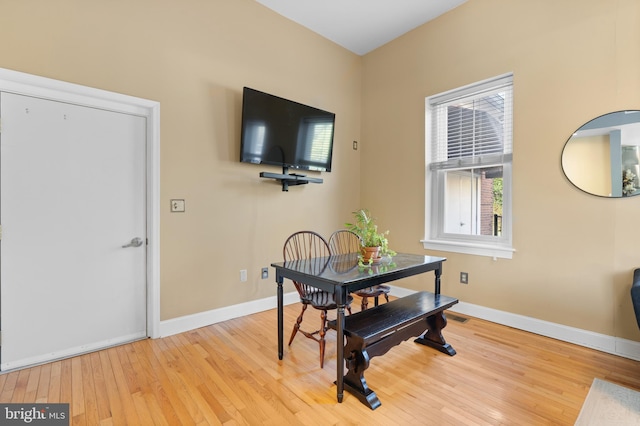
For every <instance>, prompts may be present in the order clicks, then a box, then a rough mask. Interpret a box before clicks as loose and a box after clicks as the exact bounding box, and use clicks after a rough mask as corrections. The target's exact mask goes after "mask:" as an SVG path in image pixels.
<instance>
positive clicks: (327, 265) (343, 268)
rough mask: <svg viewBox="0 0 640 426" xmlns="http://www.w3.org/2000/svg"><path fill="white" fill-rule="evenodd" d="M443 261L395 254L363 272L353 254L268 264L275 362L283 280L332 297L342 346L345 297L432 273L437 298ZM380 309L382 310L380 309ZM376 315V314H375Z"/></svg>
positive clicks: (340, 384) (339, 382)
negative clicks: (272, 279)
mask: <svg viewBox="0 0 640 426" xmlns="http://www.w3.org/2000/svg"><path fill="white" fill-rule="evenodd" d="M445 260H446V259H445V258H443V257H433V256H420V255H415V254H405V253H398V254H397V255H396V256H394V257H393V261H392V262H391V263H388V264H381V265H373V266H371V267H367V268H359V267H358V255H357V253H350V254H345V255H334V256H329V257H317V258H311V259H298V260H290V261H285V262H278V263H272V264H271V266H273V267H274V268H275V270H276V273H275V276H276V284H277V301H278V314H277V315H278V359H282V358H283V355H284V342H283V340H284V337H283V323H284V306H283V287H282V286H283V282H284V279H285V278H287V279H290V280H292V281H298V282H304V283H305V284H307V285H310V286H314V287H316V288H318V289H320V290H324V291H326V292H329V293H333V295H334V300H335V301H336V304H337V318H336V323H335V328H336V332H337V339H336V341H337V342H344V326H345V314H344V310H345V307H346V305H347V301H348V296H349V293H352V292H355V291H357V290H360V289H363V288H367V287H371V286H374V285H378V284H384V283H388V282H391V281H395V280H399V279H402V278H406V277H410V276H414V275H418V274H423V273H425V272H430V271H433V272H434V274H435V284H434V294H436V295H439V294H440V276H441V275H442V263H443V262H444V261H445ZM380 306H386V304H385V305H380ZM376 312H377V311H376ZM344 359H345V357H344V347H343V346H342V345H338V347H337V357H336V376H337V377H336V398H337V400H338V402H342V399H343V396H344Z"/></svg>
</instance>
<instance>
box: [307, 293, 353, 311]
mask: <svg viewBox="0 0 640 426" xmlns="http://www.w3.org/2000/svg"><path fill="white" fill-rule="evenodd" d="M300 301H301V302H302V303H306V304H307V305H311V306H313V307H314V308H316V309H320V310H327V311H330V310H332V309H337V308H338V305H337V304H336V300H335V298H334V295H333V293H329V292H327V291H314V292H310V293H308V294H307V295H305V297H303V298H301V299H300ZM351 302H353V297H352V296H351V295H349V296H347V305H350V304H351Z"/></svg>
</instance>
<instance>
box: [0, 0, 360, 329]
mask: <svg viewBox="0 0 640 426" xmlns="http://www.w3.org/2000/svg"><path fill="white" fill-rule="evenodd" d="M0 40H3V42H2V43H0V67H1V68H6V69H12V70H16V71H21V72H27V73H31V74H36V75H41V76H45V77H49V78H54V79H59V80H64V81H69V82H73V83H77V84H82V85H86V86H91V87H97V88H100V89H105V90H110V91H114V92H119V93H125V94H128V95H132V96H137V97H142V98H148V99H152V100H156V101H159V102H160V104H161V107H160V108H161V218H160V221H161V253H160V256H161V271H160V273H161V319H163V320H166V319H169V318H175V317H179V316H183V315H188V314H193V313H197V312H201V311H206V310H209V309H215V308H219V307H222V306H229V305H234V304H237V303H241V302H245V301H250V300H255V299H261V298H265V297H268V296H273V295H275V287H276V286H275V284H274V280H273V269H270V271H271V276H270V277H269V279H268V280H261V279H260V268H261V267H263V266H269V265H270V264H271V263H272V262H274V261H279V260H281V259H282V244H283V243H284V240H285V238H286V237H287V236H288V235H289V234H291V233H292V232H294V231H296V230H300V229H307V228H311V229H314V230H317V231H319V232H321V233H323V234H324V235H328V234H329V232H331V231H333V230H334V229H335V228H337V227H339V226H340V225H341V224H342V223H344V221H345V220H347V219H348V218H349V217H350V212H351V211H352V210H354V209H356V208H357V207H358V206H359V190H360V180H359V171H360V159H359V154H360V153H359V151H353V150H352V148H351V144H352V141H353V140H359V139H360V120H361V119H360V101H361V62H362V59H361V58H360V57H359V56H357V55H355V54H352V53H350V52H348V51H347V50H345V49H343V48H341V47H339V46H337V45H336V44H334V43H332V42H329V41H327V40H326V39H323V38H321V37H320V36H318V35H316V34H315V33H313V32H311V31H309V30H306V29H304V28H302V27H301V26H299V25H297V24H295V23H293V22H291V21H288V20H286V19H284V18H283V17H281V16H280V15H278V14H276V13H274V12H272V11H270V10H269V9H266V8H264V7H263V6H261V5H260V4H258V3H256V2H254V1H251V0H208V1H197V0H181V1H157V0H135V1H131V0H116V1H113V0H110V1H84V0H53V1H52V0H41V1H25V2H23V1H13V0H0ZM243 86H249V87H253V88H256V89H259V90H263V91H266V92H269V93H273V94H276V95H279V96H282V97H285V98H290V99H293V100H296V101H298V102H302V103H305V104H310V105H313V106H316V107H319V108H322V109H326V110H329V111H331V112H334V113H335V114H336V117H337V118H336V127H335V144H336V145H335V148H334V171H333V172H331V173H322V174H320V173H315V172H312V173H309V175H310V176H314V177H322V178H323V179H324V183H323V184H321V185H317V184H309V185H306V186H300V187H295V188H291V189H290V191H289V192H282V191H281V188H280V187H278V186H277V185H276V184H275V181H267V180H265V179H260V178H259V177H258V175H259V173H260V172H261V171H272V172H273V171H275V172H280V171H281V169H278V168H274V167H261V166H256V165H252V164H241V163H239V150H240V133H239V131H240V112H241V103H242V99H241V93H242V87H243ZM171 198H184V199H186V213H184V214H182V213H170V212H169V200H170V199H171ZM240 269H247V270H248V281H247V282H246V283H241V282H240V279H239V271H240ZM287 286H288V288H287V290H288V291H293V286H290V284H288V285H287Z"/></svg>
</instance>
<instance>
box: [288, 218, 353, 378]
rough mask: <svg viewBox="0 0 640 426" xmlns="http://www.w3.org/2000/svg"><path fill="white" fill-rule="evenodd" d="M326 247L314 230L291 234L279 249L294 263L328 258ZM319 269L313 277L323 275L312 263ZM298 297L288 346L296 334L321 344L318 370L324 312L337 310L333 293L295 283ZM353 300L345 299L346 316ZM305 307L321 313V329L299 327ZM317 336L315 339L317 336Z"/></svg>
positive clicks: (303, 283) (322, 346) (325, 325)
mask: <svg viewBox="0 0 640 426" xmlns="http://www.w3.org/2000/svg"><path fill="white" fill-rule="evenodd" d="M329 254H330V252H329V244H328V243H327V241H326V240H325V239H324V238H322V236H321V235H320V234H318V233H316V232H313V231H299V232H295V233H293V234H291V235H290V236H289V238H287V240H286V241H285V243H284V247H283V249H282V256H283V257H284V260H285V261H293V260H300V259H311V258H316V257H326V256H329ZM313 265H314V266H317V267H318V269H312V270H310V272H311V273H313V274H319V273H321V272H322V267H321V265H319V264H315V263H314V264H313ZM293 285H294V286H295V288H296V290H297V291H298V294H299V295H300V303H302V310H301V311H300V315H298V319H297V320H296V323H295V324H294V326H293V330H292V331H291V337H290V338H289V345H291V343H292V342H293V339H294V337H296V334H297V333H298V331H299V332H300V333H302V334H303V335H304V336H305V337H308V338H309V339H312V340H315V341H316V342H318V343H319V345H320V368H322V367H324V352H325V346H326V340H325V338H324V336H325V333H326V331H327V311H330V310H335V309H337V308H338V306H337V304H336V301H335V298H334V293H333V292H328V291H325V290H321V289H319V288H317V287H314V286H312V285H308V284H305V282H304V281H300V280H294V281H293ZM352 300H353V297H351V296H348V297H347V300H346V301H345V306H346V308H347V310H348V311H349V313H351V310H350V309H351V308H350V305H351V301H352ZM308 306H312V307H313V308H314V309H317V310H319V311H320V328H319V329H318V330H316V331H312V332H308V331H304V330H302V329H301V328H300V325H301V324H302V319H303V317H304V313H305V311H306V310H307V307H308ZM316 336H317V337H316Z"/></svg>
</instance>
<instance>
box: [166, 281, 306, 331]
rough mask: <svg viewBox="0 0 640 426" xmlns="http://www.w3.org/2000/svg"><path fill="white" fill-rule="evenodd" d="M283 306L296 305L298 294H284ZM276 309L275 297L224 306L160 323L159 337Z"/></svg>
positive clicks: (298, 299) (276, 301)
mask: <svg viewBox="0 0 640 426" xmlns="http://www.w3.org/2000/svg"><path fill="white" fill-rule="evenodd" d="M283 301H284V304H285V305H290V304H292V303H297V302H299V301H300V296H298V293H296V292H291V293H286V294H285V295H284V297H283ZM277 307H278V299H277V298H276V296H271V297H267V298H265V299H260V300H253V301H251V302H245V303H240V304H238V305H233V306H226V307H224V308H219V309H212V310H210V311H205V312H199V313H197V314H193V315H186V316H183V317H178V318H172V319H170V320H166V321H160V336H159V337H167V336H171V335H174V334H178V333H184V332H185V331H189V330H194V329H196V328H200V327H206V326H208V325H211V324H216V323H219V322H222V321H227V320H230V319H234V318H239V317H243V316H245V315H251V314H255V313H258V312H262V311H268V310H269V309H274V308H277Z"/></svg>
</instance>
